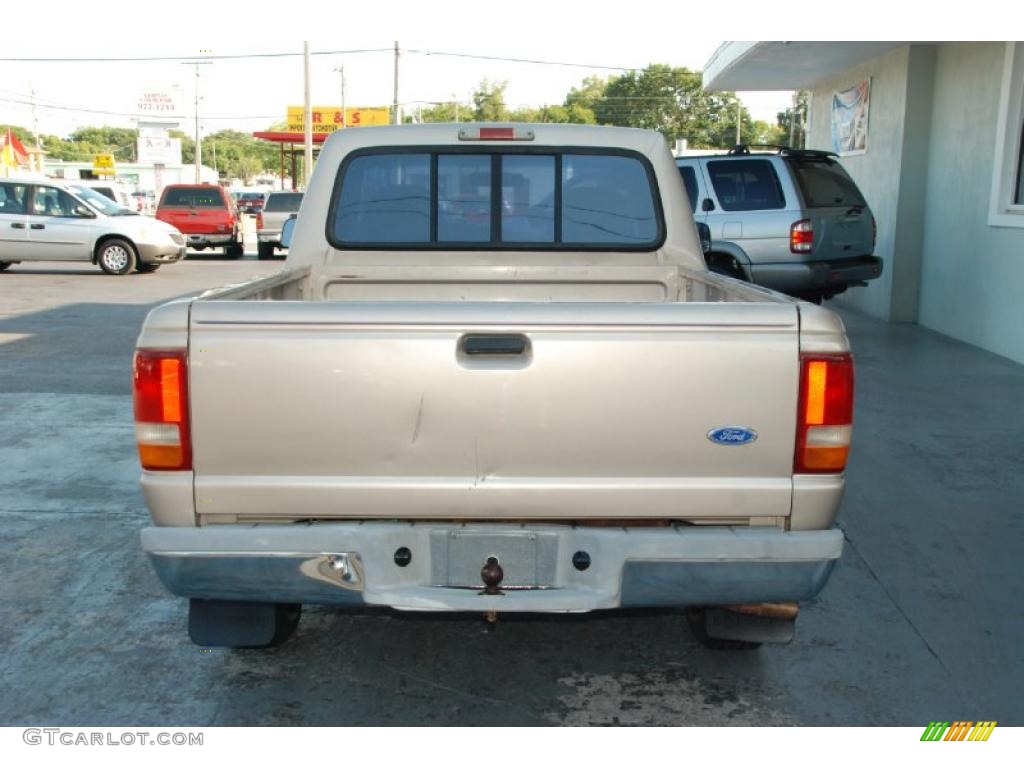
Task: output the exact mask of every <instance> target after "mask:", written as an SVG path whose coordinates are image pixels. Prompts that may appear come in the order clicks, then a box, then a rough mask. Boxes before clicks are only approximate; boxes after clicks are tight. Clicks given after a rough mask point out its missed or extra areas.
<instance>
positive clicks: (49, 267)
mask: <svg viewBox="0 0 1024 768" xmlns="http://www.w3.org/2000/svg"><path fill="white" fill-rule="evenodd" d="M279 266H280V265H279V264H276V263H271V262H257V261H255V260H253V257H252V255H251V254H250V255H248V256H247V257H246V258H245V259H244V260H241V261H237V262H233V261H222V260H219V259H218V258H209V257H207V258H204V259H201V260H197V259H189V260H188V261H186V262H184V263H182V264H177V265H171V266H167V267H164V268H162V269H160V270H159V271H158V272H155V273H153V274H149V275H131V276H127V277H110V276H107V275H104V274H102V273H100V271H99V270H98V269H96V268H95V267H92V266H90V265H81V266H78V265H73V266H70V265H69V266H62V265H59V264H50V263H48V264H39V265H31V266H30V265H26V264H21V265H17V266H15V267H14V268H13V269H11V271H9V272H7V273H4V274H2V275H0V526H2V528H0V562H2V563H3V567H2V571H0V572H2V574H3V579H2V580H0V686H2V690H3V696H0V724H3V725H15V724H21V725H40V724H57V723H60V724H67V725H76V724H77V725H92V726H96V725H130V724H138V723H161V724H178V725H190V726H202V725H255V724H258V725H275V724H280V725H303V724H305V725H328V724H329V725H384V724H405V725H415V724H426V725H447V724H464V725H475V724H481V725H482V724H489V725H513V724H516V725H518V724H523V725H533V724H572V725H584V724H643V725H758V724H764V725H771V724H806V725H819V724H820V725H826V724H827V725H920V726H922V727H923V726H924V725H926V724H927V723H928V721H930V720H936V719H947V720H958V719H966V720H981V719H991V720H998V721H999V723H1000V724H1001V725H1024V697H1021V695H1020V691H1021V688H1022V684H1024V599H1022V598H1021V595H1020V591H1019V584H1020V558H1021V554H1022V553H1024V525H1022V516H1021V510H1022V503H1021V499H1022V498H1024V429H1022V427H1024V409H1022V408H1021V405H1020V400H1021V394H1022V392H1024V367H1021V366H1019V365H1015V364H1013V363H1011V362H1009V361H1007V360H1005V359H1003V358H999V357H997V356H994V355H991V354H988V353H986V352H983V351H980V350H978V349H976V348H973V347H970V346H967V345H964V344H960V343H958V342H955V341H952V340H950V339H948V338H946V337H943V336H940V335H938V334H934V333H931V332H929V331H927V330H924V329H921V328H919V327H917V326H912V325H888V324H885V323H881V322H879V321H876V320H873V319H870V318H867V317H865V316H862V315H857V314H854V313H852V312H844V313H843V314H844V319H845V320H846V322H847V325H848V329H849V331H850V335H851V340H852V343H853V346H854V350H855V353H856V357H857V363H858V370H857V376H858V379H857V425H856V430H855V439H854V448H853V454H852V458H851V463H850V467H849V483H848V487H847V493H846V497H845V499H844V502H843V506H842V510H841V513H840V525H841V527H842V528H843V530H844V532H845V534H846V539H847V541H846V549H845V552H844V555H843V559H842V562H841V564H840V566H839V567H838V568H837V569H836V571H835V573H834V574H833V577H832V579H831V581H830V582H829V584H828V585H827V586H826V588H825V590H824V591H823V592H822V594H821V595H820V596H819V597H818V598H817V599H816V600H814V601H812V602H810V603H808V604H806V605H804V606H803V608H802V611H801V616H800V619H799V621H798V623H797V634H796V639H795V640H794V642H793V643H792V644H790V645H788V646H766V647H764V648H762V649H760V650H758V651H755V652H752V653H737V652H713V651H709V650H705V649H704V648H702V647H701V646H699V645H698V644H697V643H696V641H694V640H693V639H692V638H691V637H690V635H689V633H688V631H687V629H686V626H685V622H684V620H683V619H682V617H681V616H680V615H679V614H678V613H675V612H668V611H661V612H656V611H645V612H625V613H598V614H589V615H576V616H511V617H506V616H503V617H501V619H500V620H499V622H498V624H497V625H496V626H494V627H493V628H490V627H488V626H487V625H486V624H485V622H484V621H483V620H482V619H481V617H478V616H469V615H441V616H436V615H410V614H401V613H396V612H391V611H384V610H382V611H365V612H359V613H346V612H343V611H339V610H335V609H330V608H318V607H307V608H306V609H305V611H304V614H303V619H302V623H301V624H300V626H299V629H298V631H297V633H296V634H295V635H294V636H293V637H292V639H291V640H290V641H289V642H288V643H286V644H285V645H283V646H281V647H280V648H276V649H273V650H269V651H213V652H209V651H207V652H203V651H202V649H200V648H197V647H196V646H194V645H192V644H191V642H190V641H189V639H188V636H187V632H186V616H187V612H186V605H185V601H183V600H180V599H177V598H174V597H172V596H170V595H169V594H167V593H166V592H165V591H164V589H163V587H162V586H161V584H160V583H159V582H158V580H157V578H156V576H155V575H154V574H153V572H152V570H151V568H150V567H149V564H148V563H147V562H146V560H145V558H144V557H143V555H142V552H141V550H140V546H139V539H138V533H139V530H140V529H141V528H142V527H143V526H144V525H146V523H147V520H148V516H147V513H146V509H145V506H144V504H143V500H142V496H141V493H140V490H139V485H138V473H139V469H138V464H137V461H136V457H135V450H134V444H133V427H132V412H131V391H130V389H131V387H130V384H131V382H130V368H131V355H132V350H133V346H134V341H135V337H136V335H137V333H138V330H139V327H140V325H141V323H142V320H143V318H144V317H145V314H146V312H147V311H148V310H149V309H150V308H151V307H153V306H154V305H156V304H158V303H160V302H162V301H164V300H167V299H170V298H173V297H176V296H183V295H190V294H194V293H196V292H198V291H200V290H203V289H206V288H210V287H214V286H217V285H222V284H227V283H234V282H239V281H242V280H245V279H248V278H250V277H253V276H256V275H261V274H266V273H268V272H271V271H273V270H275V269H277V268H279ZM268 405H269V404H268Z"/></svg>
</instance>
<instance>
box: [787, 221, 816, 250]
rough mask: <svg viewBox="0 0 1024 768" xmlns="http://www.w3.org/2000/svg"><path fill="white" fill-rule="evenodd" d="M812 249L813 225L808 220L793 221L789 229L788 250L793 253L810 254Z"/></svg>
mask: <svg viewBox="0 0 1024 768" xmlns="http://www.w3.org/2000/svg"><path fill="white" fill-rule="evenodd" d="M813 248H814V224H813V223H811V220H810V219H800V221H794V222H793V225H792V226H791V227H790V228H789V250H791V251H792V252H793V253H810V252H811V249H813Z"/></svg>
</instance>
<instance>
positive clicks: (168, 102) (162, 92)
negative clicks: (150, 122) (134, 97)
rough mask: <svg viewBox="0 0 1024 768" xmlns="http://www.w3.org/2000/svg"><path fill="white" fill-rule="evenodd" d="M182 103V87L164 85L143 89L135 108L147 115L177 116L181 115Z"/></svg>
mask: <svg viewBox="0 0 1024 768" xmlns="http://www.w3.org/2000/svg"><path fill="white" fill-rule="evenodd" d="M181 103H182V102H181V87H180V86H170V87H166V86H164V87H155V88H146V89H145V90H143V91H142V93H140V94H139V98H138V101H137V102H136V104H135V108H136V110H138V113H139V115H144V116H146V117H170V118H176V117H180V116H181Z"/></svg>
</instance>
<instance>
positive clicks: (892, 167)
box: [807, 46, 912, 320]
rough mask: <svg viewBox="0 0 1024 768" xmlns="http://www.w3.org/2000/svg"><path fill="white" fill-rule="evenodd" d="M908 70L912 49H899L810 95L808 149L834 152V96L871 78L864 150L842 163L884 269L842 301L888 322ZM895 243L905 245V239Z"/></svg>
mask: <svg viewBox="0 0 1024 768" xmlns="http://www.w3.org/2000/svg"><path fill="white" fill-rule="evenodd" d="M909 65H910V47H909V46H907V47H903V48H897V49H896V50H894V51H890V52H889V53H886V54H884V55H882V56H879V57H877V58H875V59H871V60H870V61H867V62H865V63H864V64H862V65H861V66H859V67H856V68H853V69H849V70H846V71H845V72H844V73H843V74H842V75H839V76H837V77H835V78H833V79H831V80H826V81H823V82H820V83H817V84H816V85H815V86H814V88H813V89H812V90H811V105H810V127H809V130H808V134H807V136H808V141H807V147H808V149H832V132H831V125H830V121H831V106H832V93H833V92H834V91H841V90H845V89H847V88H849V87H850V86H851V85H854V84H855V83H858V82H860V81H861V80H863V79H864V78H866V77H870V78H871V111H870V114H869V116H868V138H867V151H866V152H865V153H864V154H862V155H850V156H848V157H844V158H842V161H841V162H842V164H843V166H844V167H845V168H846V170H847V171H848V172H849V174H850V175H851V176H852V177H853V179H854V180H855V181H856V182H857V186H858V187H860V190H861V192H862V193H863V194H864V197H865V199H866V200H867V201H868V205H869V206H871V210H872V212H873V213H874V214H875V220H876V222H877V225H878V240H877V243H876V245H875V254H876V255H878V256H881V257H882V259H883V260H884V261H885V268H884V270H883V272H882V276H881V277H879V278H878V279H877V280H872V281H871V282H870V283H868V285H867V287H865V288H851V289H849V290H848V291H847V292H846V293H844V294H843V295H842V297H841V301H843V302H844V303H847V304H850V305H852V306H855V307H857V308H859V309H861V310H863V311H865V312H868V313H870V314H872V315H875V316H876V317H880V318H882V319H884V320H889V319H891V318H892V295H893V275H894V270H893V263H894V259H895V258H896V256H895V254H896V253H897V251H896V243H897V239H898V238H897V234H898V233H897V225H898V223H899V221H898V218H897V211H898V202H899V197H900V180H901V175H902V164H903V138H904V117H905V114H906V107H907V73H908V68H909ZM899 239H902V240H906V238H905V237H904V238H899ZM900 314H901V316H902V315H903V314H904V313H900ZM903 319H912V318H903Z"/></svg>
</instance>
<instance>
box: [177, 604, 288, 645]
mask: <svg viewBox="0 0 1024 768" xmlns="http://www.w3.org/2000/svg"><path fill="white" fill-rule="evenodd" d="M301 617H302V605H301V604H299V603H245V602H240V601H237V600H200V599H192V600H189V605H188V634H189V637H190V638H192V642H193V643H195V644H196V645H202V646H207V647H215V648H270V647H273V646H275V645H280V644H281V643H283V642H284V641H285V640H287V639H288V638H289V637H290V636H291V634H292V633H293V632H294V631H295V628H296V627H298V625H299V619H300V618H301Z"/></svg>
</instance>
